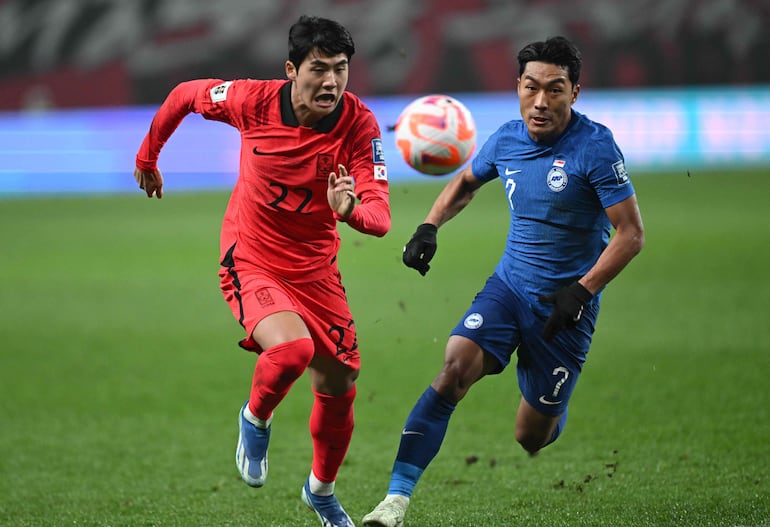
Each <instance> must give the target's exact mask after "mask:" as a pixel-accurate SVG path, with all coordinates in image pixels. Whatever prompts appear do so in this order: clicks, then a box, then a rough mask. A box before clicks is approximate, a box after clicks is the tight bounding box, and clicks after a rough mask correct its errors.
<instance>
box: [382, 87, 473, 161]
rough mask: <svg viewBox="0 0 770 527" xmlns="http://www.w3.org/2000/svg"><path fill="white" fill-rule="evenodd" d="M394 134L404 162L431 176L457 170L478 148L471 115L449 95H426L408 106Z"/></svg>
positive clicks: (402, 113) (397, 123)
mask: <svg viewBox="0 0 770 527" xmlns="http://www.w3.org/2000/svg"><path fill="white" fill-rule="evenodd" d="M395 131H396V146H397V147H398V150H399V151H400V152H401V156H402V157H403V158H404V161H406V162H407V164H408V165H409V166H411V167H412V168H414V169H415V170H417V171H418V172H421V173H423V174H426V175H429V176H440V175H444V174H448V173H450V172H453V171H455V170H457V169H458V168H460V167H461V166H462V165H463V164H465V162H466V161H468V159H469V158H470V156H471V154H473V150H474V148H476V123H475V122H474V120H473V116H472V115H471V112H470V111H468V108H466V107H465V105H463V104H462V103H461V102H460V101H458V100H457V99H455V98H453V97H450V96H448V95H440V94H434V95H426V96H425V97H420V98H419V99H416V100H414V101H412V102H411V103H409V105H407V107H406V108H404V110H403V111H402V112H401V115H400V116H399V118H398V121H396V127H395Z"/></svg>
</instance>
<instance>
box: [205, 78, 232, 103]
mask: <svg viewBox="0 0 770 527" xmlns="http://www.w3.org/2000/svg"><path fill="white" fill-rule="evenodd" d="M232 83H233V81H227V82H223V83H222V84H219V85H217V86H214V87H213V88H211V90H209V93H210V95H211V102H222V101H224V100H225V99H227V90H228V89H229V88H230V85H231V84H232Z"/></svg>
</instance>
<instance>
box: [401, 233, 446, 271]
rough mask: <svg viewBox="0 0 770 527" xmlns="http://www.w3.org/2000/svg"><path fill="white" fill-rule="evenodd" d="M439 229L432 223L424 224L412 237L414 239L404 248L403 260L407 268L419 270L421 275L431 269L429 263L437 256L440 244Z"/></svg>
mask: <svg viewBox="0 0 770 527" xmlns="http://www.w3.org/2000/svg"><path fill="white" fill-rule="evenodd" d="M437 232H438V227H436V226H435V225H431V224H430V223H423V224H422V225H420V226H419V227H417V230H416V231H415V233H414V234H413V235H412V239H411V240H409V241H408V242H407V244H406V245H405V246H404V254H403V256H402V259H403V260H404V264H406V266H407V267H411V268H412V269H417V270H418V271H419V272H420V274H421V275H423V276H425V273H427V272H428V270H429V269H430V265H428V262H430V261H431V259H432V258H433V255H434V254H436V249H437V248H438V244H437V243H436V233H437Z"/></svg>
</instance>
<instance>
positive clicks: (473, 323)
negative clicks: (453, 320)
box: [463, 313, 484, 329]
mask: <svg viewBox="0 0 770 527" xmlns="http://www.w3.org/2000/svg"><path fill="white" fill-rule="evenodd" d="M482 324H484V317H482V316H481V313H471V314H470V315H468V316H467V317H465V320H464V321H463V325H464V326H465V327H466V328H468V329H479V328H480V327H481V326H482Z"/></svg>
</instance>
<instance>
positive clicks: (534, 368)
mask: <svg viewBox="0 0 770 527" xmlns="http://www.w3.org/2000/svg"><path fill="white" fill-rule="evenodd" d="M590 344H591V334H590V332H589V331H582V330H575V329H572V330H565V331H561V332H560V333H559V334H557V336H556V338H554V339H553V340H551V341H546V340H545V339H544V338H543V336H542V324H536V325H534V326H530V327H528V328H526V329H525V330H524V331H523V337H522V343H521V345H520V346H519V349H518V351H517V355H518V362H517V364H516V373H517V376H518V381H519V389H520V390H521V393H522V396H523V397H524V399H525V400H526V402H527V403H528V404H529V405H530V406H531V407H532V408H534V409H535V410H537V411H538V412H540V413H542V414H543V415H546V416H551V417H558V416H560V415H561V414H562V413H564V412H565V411H566V409H567V405H568V404H569V400H570V397H571V396H572V393H573V391H574V389H575V386H576V385H577V382H578V379H579V377H580V373H581V371H582V369H583V364H584V363H585V360H586V355H587V353H588V349H589V347H590Z"/></svg>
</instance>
